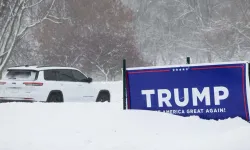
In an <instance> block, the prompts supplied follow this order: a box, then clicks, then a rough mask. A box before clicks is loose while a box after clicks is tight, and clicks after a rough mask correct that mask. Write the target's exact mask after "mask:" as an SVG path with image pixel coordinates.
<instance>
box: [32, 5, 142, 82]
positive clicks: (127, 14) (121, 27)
mask: <svg viewBox="0 0 250 150" xmlns="http://www.w3.org/2000/svg"><path fill="white" fill-rule="evenodd" d="M65 6H66V7H65V8H66V10H65V13H67V16H69V17H70V18H71V22H69V23H64V24H61V25H58V26H57V25H55V24H53V23H51V22H44V24H43V27H42V28H41V29H40V30H36V31H35V35H36V37H38V41H39V43H41V46H40V53H41V54H42V55H43V56H44V63H45V64H47V65H63V66H72V67H77V68H79V69H81V70H83V71H84V72H86V73H88V74H89V75H93V76H95V78H98V79H100V80H114V79H115V78H116V77H117V76H119V75H121V67H122V59H123V58H126V59H128V60H130V61H129V65H137V66H139V65H141V62H142V59H141V58H140V55H139V53H138V49H137V48H136V45H135V37H134V33H135V32H134V29H133V27H132V25H131V21H132V20H131V16H132V12H131V10H130V9H128V8H127V7H125V6H123V5H122V3H121V2H120V0H113V1H110V0H81V1H66V3H65ZM131 58H133V60H132V59H131ZM139 63H140V64H139Z"/></svg>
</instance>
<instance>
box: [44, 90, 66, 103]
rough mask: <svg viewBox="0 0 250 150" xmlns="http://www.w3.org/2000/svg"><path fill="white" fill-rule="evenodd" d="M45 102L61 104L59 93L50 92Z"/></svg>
mask: <svg viewBox="0 0 250 150" xmlns="http://www.w3.org/2000/svg"><path fill="white" fill-rule="evenodd" d="M47 102H52V103H53V102H54V103H58V102H63V96H62V93H61V92H52V93H50V94H49V97H48V99H47Z"/></svg>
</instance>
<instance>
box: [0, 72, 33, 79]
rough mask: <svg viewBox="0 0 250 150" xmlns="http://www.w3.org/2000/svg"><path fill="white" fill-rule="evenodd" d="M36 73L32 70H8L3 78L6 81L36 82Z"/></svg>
mask: <svg viewBox="0 0 250 150" xmlns="http://www.w3.org/2000/svg"><path fill="white" fill-rule="evenodd" d="M37 73H38V72H37V71H32V70H8V71H7V74H6V76H5V77H4V78H5V79H8V80H25V81H33V80H36V77H37Z"/></svg>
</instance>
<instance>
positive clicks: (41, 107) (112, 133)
mask: <svg viewBox="0 0 250 150" xmlns="http://www.w3.org/2000/svg"><path fill="white" fill-rule="evenodd" d="M103 85H104V84H103ZM106 86H109V87H110V89H112V95H114V96H113V97H112V103H86V104H85V103H62V104H44V103H33V104H23V103H20V104H19V103H9V104H0V149H1V150H249V149H250V144H249V141H250V124H249V123H247V122H245V121H243V120H241V119H239V118H235V119H228V120H224V121H207V120H200V119H199V118H198V117H189V118H184V117H179V116H174V115H170V114H166V113H161V112H152V111H138V110H137V111H135V110H129V111H128V110H126V111H124V110H122V102H121V97H122V93H121V91H122V90H121V87H122V86H121V82H117V83H112V85H110V84H109V85H106Z"/></svg>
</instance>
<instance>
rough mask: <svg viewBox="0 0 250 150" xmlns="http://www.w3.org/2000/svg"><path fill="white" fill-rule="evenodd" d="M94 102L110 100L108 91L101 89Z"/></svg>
mask: <svg viewBox="0 0 250 150" xmlns="http://www.w3.org/2000/svg"><path fill="white" fill-rule="evenodd" d="M96 102H110V93H109V92H108V91H101V92H100V93H99V94H98V96H97V99H96Z"/></svg>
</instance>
